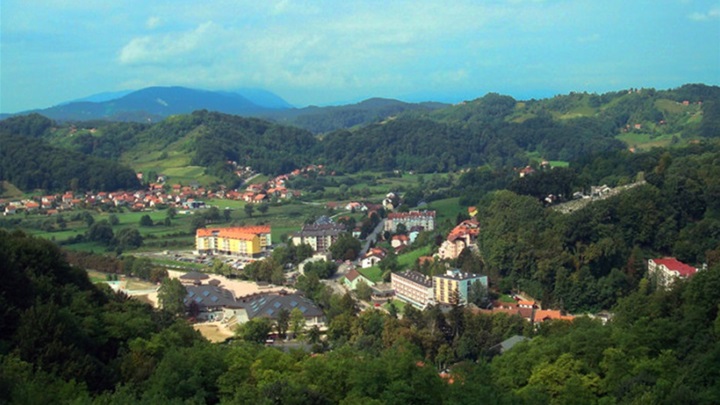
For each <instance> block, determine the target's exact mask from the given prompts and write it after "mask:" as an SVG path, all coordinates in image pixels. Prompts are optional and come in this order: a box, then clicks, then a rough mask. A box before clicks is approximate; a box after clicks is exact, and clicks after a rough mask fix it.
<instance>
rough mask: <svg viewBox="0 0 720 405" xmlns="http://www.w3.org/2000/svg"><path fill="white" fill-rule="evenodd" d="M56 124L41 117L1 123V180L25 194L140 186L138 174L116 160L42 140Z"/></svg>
mask: <svg viewBox="0 0 720 405" xmlns="http://www.w3.org/2000/svg"><path fill="white" fill-rule="evenodd" d="M51 125H52V122H51V121H50V120H48V119H47V118H44V117H41V116H39V115H33V116H28V117H27V118H25V119H24V118H11V119H8V120H5V121H3V122H0V145H2V147H1V148H0V179H2V180H7V181H9V182H10V183H12V184H14V185H15V186H16V187H18V188H20V189H22V190H24V191H32V190H34V189H43V190H47V191H56V192H60V191H65V190H70V189H72V190H106V191H113V190H118V189H134V188H137V187H139V182H138V180H137V177H136V176H135V172H134V171H133V170H132V169H130V168H129V167H127V166H124V165H121V164H119V163H118V162H116V161H112V160H108V159H103V158H98V157H93V156H88V155H86V154H83V153H80V152H77V151H72V150H67V149H63V148H59V147H55V146H51V145H50V144H49V143H48V141H47V140H45V139H43V138H41V137H42V136H43V135H44V134H45V133H46V132H48V131H51Z"/></svg>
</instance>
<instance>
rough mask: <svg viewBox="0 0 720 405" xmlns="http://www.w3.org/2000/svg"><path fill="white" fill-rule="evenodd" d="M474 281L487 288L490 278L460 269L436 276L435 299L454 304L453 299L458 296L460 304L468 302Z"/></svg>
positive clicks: (434, 281) (434, 278) (439, 301)
mask: <svg viewBox="0 0 720 405" xmlns="http://www.w3.org/2000/svg"><path fill="white" fill-rule="evenodd" d="M473 283H482V285H483V286H485V288H487V286H488V278H487V276H481V275H478V274H472V273H463V272H461V271H460V270H458V269H454V270H448V271H447V272H446V273H445V274H442V275H439V276H434V277H433V284H434V292H435V301H436V302H437V303H439V304H453V300H454V299H455V297H457V299H458V300H459V302H458V303H459V304H467V302H468V291H469V289H470V285H471V284H473Z"/></svg>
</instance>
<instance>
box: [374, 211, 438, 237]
mask: <svg viewBox="0 0 720 405" xmlns="http://www.w3.org/2000/svg"><path fill="white" fill-rule="evenodd" d="M400 224H403V225H404V226H405V229H406V230H409V229H411V228H413V227H416V226H417V227H421V228H422V229H423V230H425V231H432V230H434V229H435V211H410V212H391V213H389V214H388V216H387V218H386V219H385V230H386V231H389V232H392V233H395V232H397V227H398V225H400Z"/></svg>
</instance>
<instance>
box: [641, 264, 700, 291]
mask: <svg viewBox="0 0 720 405" xmlns="http://www.w3.org/2000/svg"><path fill="white" fill-rule="evenodd" d="M697 272H698V269H697V268H696V267H692V266H690V265H688V264H685V263H683V262H681V261H679V260H677V259H676V258H674V257H664V258H662V259H650V260H648V274H649V275H650V276H651V277H654V278H655V280H656V281H657V285H658V286H661V287H668V286H670V285H672V283H673V282H674V281H675V280H676V279H678V278H689V277H692V276H694V275H695V273H697Z"/></svg>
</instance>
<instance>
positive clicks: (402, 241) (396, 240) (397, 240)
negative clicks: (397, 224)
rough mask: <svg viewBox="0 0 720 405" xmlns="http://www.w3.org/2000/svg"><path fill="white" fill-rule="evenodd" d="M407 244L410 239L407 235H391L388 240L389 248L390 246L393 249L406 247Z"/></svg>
mask: <svg viewBox="0 0 720 405" xmlns="http://www.w3.org/2000/svg"><path fill="white" fill-rule="evenodd" d="M409 244H410V237H409V236H408V235H393V237H392V238H391V240H390V246H392V247H393V248H394V249H397V248H399V247H400V246H407V245H409Z"/></svg>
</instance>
